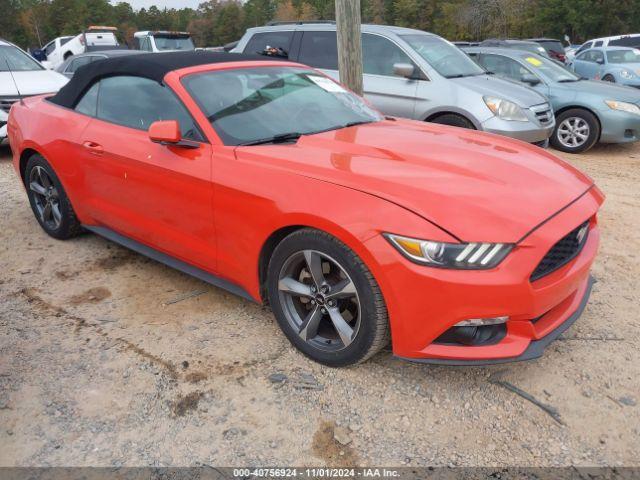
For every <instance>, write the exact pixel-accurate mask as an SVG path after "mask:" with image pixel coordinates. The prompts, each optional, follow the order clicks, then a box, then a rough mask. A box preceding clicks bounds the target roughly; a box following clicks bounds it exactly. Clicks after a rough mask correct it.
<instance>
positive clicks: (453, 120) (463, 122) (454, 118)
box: [431, 113, 475, 130]
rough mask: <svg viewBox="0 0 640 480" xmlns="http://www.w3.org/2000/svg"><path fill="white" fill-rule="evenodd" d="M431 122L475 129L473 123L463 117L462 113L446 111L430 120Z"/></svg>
mask: <svg viewBox="0 0 640 480" xmlns="http://www.w3.org/2000/svg"><path fill="white" fill-rule="evenodd" d="M431 123H439V124H441V125H450V126H452V127H461V128H468V129H471V130H475V127H474V126H473V123H471V122H470V121H469V120H467V119H466V118H464V117H463V116H462V115H456V114H455V113H446V114H444V115H440V116H439V117H436V118H434V119H433V120H431Z"/></svg>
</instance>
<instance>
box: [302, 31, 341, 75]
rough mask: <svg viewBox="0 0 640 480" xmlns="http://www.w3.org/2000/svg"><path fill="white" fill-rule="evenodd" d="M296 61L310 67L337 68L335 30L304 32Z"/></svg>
mask: <svg viewBox="0 0 640 480" xmlns="http://www.w3.org/2000/svg"><path fill="white" fill-rule="evenodd" d="M298 62H300V63H304V64H306V65H309V66H311V67H316V68H325V69H327V70H338V40H337V37H336V32H304V35H302V44H301V45H300V54H299V55H298Z"/></svg>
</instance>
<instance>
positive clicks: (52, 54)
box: [42, 26, 126, 70]
mask: <svg viewBox="0 0 640 480" xmlns="http://www.w3.org/2000/svg"><path fill="white" fill-rule="evenodd" d="M117 31H118V29H117V28H116V27H100V26H91V27H89V28H87V29H86V30H85V31H84V32H82V33H81V34H80V35H76V36H75V37H58V38H56V39H54V40H52V41H51V42H49V43H48V44H47V45H45V47H44V48H43V50H44V53H45V55H46V57H47V59H46V61H43V62H42V64H43V65H44V66H45V67H47V68H49V69H51V70H54V69H56V68H58V67H59V66H60V65H61V64H62V62H64V61H65V60H66V59H67V58H69V57H70V56H71V55H78V54H80V53H85V52H90V51H96V50H111V49H114V48H126V47H122V46H120V43H119V42H118V39H117V37H116V32H117Z"/></svg>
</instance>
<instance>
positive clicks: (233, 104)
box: [183, 67, 383, 145]
mask: <svg viewBox="0 0 640 480" xmlns="http://www.w3.org/2000/svg"><path fill="white" fill-rule="evenodd" d="M183 83H184V86H185V88H186V89H187V90H188V91H189V93H190V94H191V96H192V97H193V98H194V99H195V100H196V102H197V103H198V105H199V106H200V108H201V109H202V111H203V112H204V114H205V115H206V116H207V117H208V119H209V121H210V122H211V125H212V126H213V128H214V129H215V130H216V133H217V134H218V135H219V136H220V138H221V139H222V141H223V142H224V143H225V145H241V144H249V143H255V142H259V141H261V140H267V139H269V138H273V137H278V136H286V135H289V134H293V135H292V136H293V137H295V135H306V134H313V133H319V132H322V131H327V130H335V129H339V128H342V127H344V126H346V125H350V124H358V123H370V122H378V121H380V120H382V119H383V117H382V115H381V114H380V113H378V112H377V111H375V110H373V109H372V108H371V107H369V106H368V105H367V104H366V103H365V102H364V101H363V100H362V99H361V98H360V97H358V96H356V95H354V94H352V93H350V92H348V91H347V90H345V89H344V88H342V87H341V86H340V85H339V84H337V83H336V82H334V81H333V80H331V79H329V78H327V77H325V76H322V75H321V74H319V73H317V72H314V71H311V70H308V69H301V68H286V67H263V68H246V69H234V70H225V71H215V72H205V73H199V74H193V75H190V76H188V77H186V78H185V79H184V80H183ZM292 140H295V138H292Z"/></svg>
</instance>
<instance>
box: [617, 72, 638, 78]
mask: <svg viewBox="0 0 640 480" xmlns="http://www.w3.org/2000/svg"><path fill="white" fill-rule="evenodd" d="M620 76H621V77H622V78H627V79H629V78H633V77H635V74H634V73H633V72H632V71H631V70H620Z"/></svg>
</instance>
